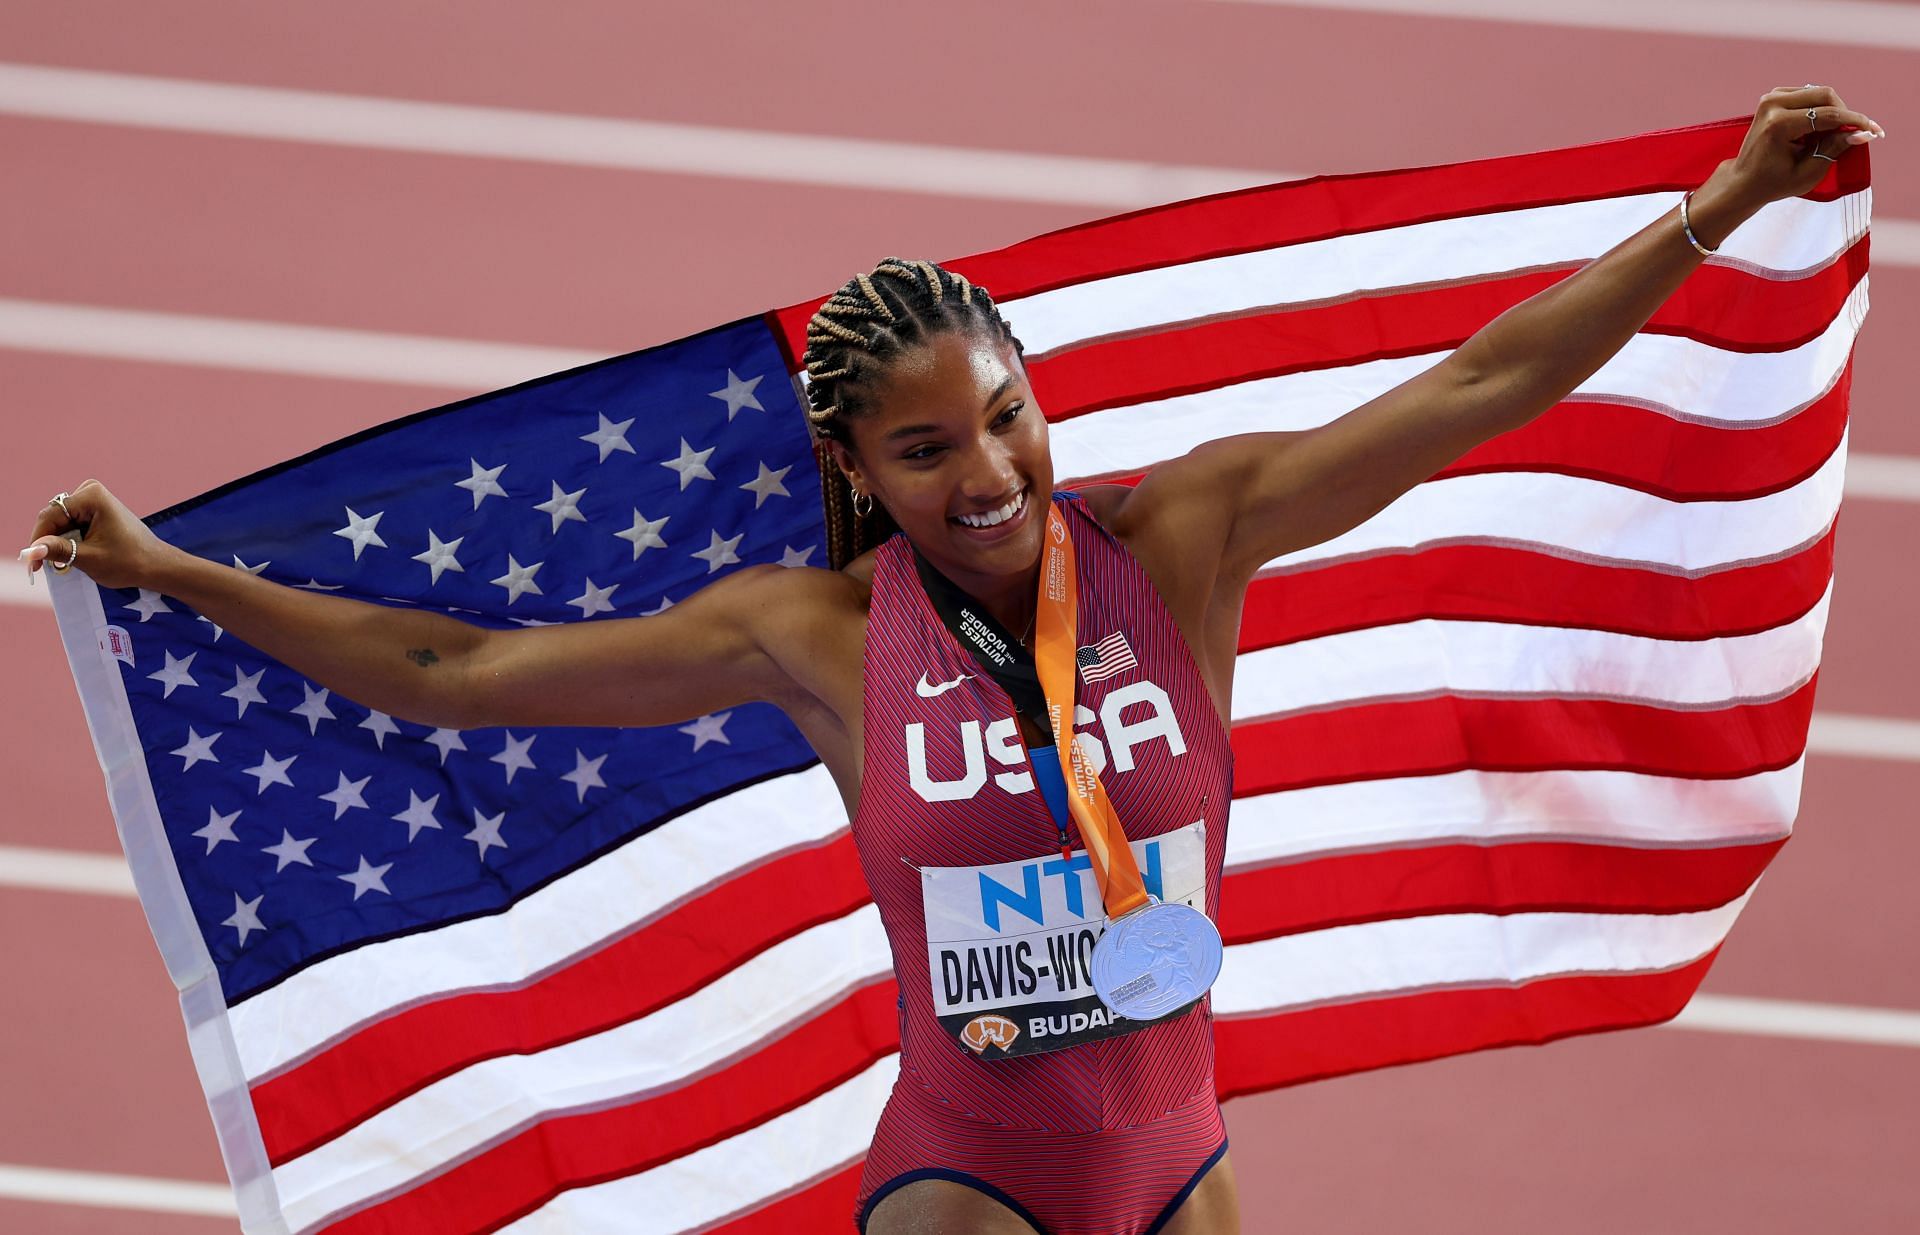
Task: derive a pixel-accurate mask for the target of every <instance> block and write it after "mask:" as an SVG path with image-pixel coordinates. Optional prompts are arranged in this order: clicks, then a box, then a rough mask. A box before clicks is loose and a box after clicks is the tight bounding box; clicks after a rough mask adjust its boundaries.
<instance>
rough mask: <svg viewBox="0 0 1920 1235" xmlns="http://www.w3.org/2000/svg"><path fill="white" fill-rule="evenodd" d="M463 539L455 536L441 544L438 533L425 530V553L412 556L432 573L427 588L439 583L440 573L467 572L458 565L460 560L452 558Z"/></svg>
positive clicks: (463, 567)
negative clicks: (424, 564) (449, 571)
mask: <svg viewBox="0 0 1920 1235" xmlns="http://www.w3.org/2000/svg"><path fill="white" fill-rule="evenodd" d="M465 539H466V537H465V536H456V537H454V538H453V539H452V540H449V541H446V542H445V543H442V542H441V540H440V536H439V533H437V532H435V531H434V530H433V529H432V528H428V529H427V549H426V552H424V553H416V554H414V555H413V560H414V561H416V562H425V563H426V564H427V567H428V568H429V569H431V570H432V571H433V578H431V579H429V580H427V583H428V585H429V586H431V585H433V584H435V583H438V582H440V573H441V572H442V571H447V570H457V571H459V572H460V573H461V574H465V573H466V572H467V568H466V567H465V566H462V565H461V564H460V559H458V558H456V557H454V556H453V553H454V550H456V549H458V548H459V547H460V542H461V541H463V540H465Z"/></svg>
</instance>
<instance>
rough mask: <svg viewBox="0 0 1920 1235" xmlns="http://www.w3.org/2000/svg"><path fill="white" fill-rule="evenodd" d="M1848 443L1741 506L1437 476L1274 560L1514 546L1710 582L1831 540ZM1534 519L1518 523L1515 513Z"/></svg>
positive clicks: (1493, 475) (1597, 485)
mask: <svg viewBox="0 0 1920 1235" xmlns="http://www.w3.org/2000/svg"><path fill="white" fill-rule="evenodd" d="M1845 455H1846V442H1845V439H1844V438H1843V439H1842V441H1841V444H1840V448H1839V449H1837V450H1835V451H1834V452H1833V454H1832V455H1831V456H1829V457H1828V459H1827V461H1826V462H1825V463H1823V464H1822V465H1821V466H1820V470H1819V471H1817V472H1815V473H1814V474H1813V475H1811V476H1809V477H1807V478H1806V479H1805V480H1803V481H1801V482H1800V483H1798V484H1796V485H1793V486H1792V487H1790V488H1786V489H1781V490H1779V491H1778V492H1775V493H1769V494H1767V495H1765V496H1764V497H1754V498H1746V499H1744V500H1741V501H1733V502H1670V501H1668V500H1667V499H1665V498H1661V497H1654V496H1653V495H1651V494H1647V493H1640V492H1637V491H1635V490H1632V489H1624V488H1620V487H1619V486H1616V485H1610V484H1607V483H1605V482H1603V481H1597V480H1587V479H1585V478H1583V477H1578V476H1560V475H1555V474H1551V473H1546V472H1488V473H1481V474H1477V475H1470V476H1449V477H1446V478H1444V479H1441V480H1430V481H1428V482H1427V483H1425V484H1422V485H1416V486H1414V487H1413V488H1412V489H1410V490H1408V491H1407V493H1406V494H1404V495H1403V496H1402V497H1400V498H1399V499H1398V500H1397V501H1395V502H1394V503H1393V504H1392V505H1390V506H1388V507H1387V508H1386V509H1385V510H1383V511H1381V512H1380V513H1379V514H1377V515H1375V516H1373V517H1372V518H1371V519H1369V520H1367V521H1366V522H1365V523H1363V524H1361V525H1360V526H1359V527H1357V528H1354V529H1353V530H1352V531H1350V532H1346V533H1344V534H1342V535H1339V536H1336V537H1334V538H1333V539H1332V540H1328V541H1324V542H1322V543H1321V544H1318V545H1315V546H1313V547H1312V548H1310V549H1302V550H1300V551H1298V552H1296V553H1289V554H1286V555H1285V556H1282V557H1277V558H1275V559H1274V560H1273V561H1271V562H1269V563H1268V564H1267V566H1266V567H1265V569H1266V570H1268V571H1275V570H1284V569H1287V568H1291V567H1301V566H1306V565H1309V564H1315V563H1325V562H1332V561H1337V560H1339V559H1342V558H1349V557H1365V556H1371V555H1374V554H1379V553H1390V552H1405V551H1408V550H1411V549H1419V548H1429V547H1432V546H1434V545H1443V544H1458V543H1476V544H1492V545H1514V546H1517V547H1520V548H1527V549H1536V550H1538V551H1540V552H1544V553H1548V554H1552V555H1554V556H1558V557H1567V558H1576V559H1582V560H1586V561H1599V562H1602V563H1607V564H1615V565H1622V566H1637V567H1642V568H1646V569H1651V570H1660V571H1665V572H1668V573H1673V574H1682V575H1693V574H1704V573H1708V572H1711V571H1714V570H1721V569H1725V568H1727V567H1730V566H1733V565H1736V564H1741V563H1750V562H1765V561H1772V560H1775V559H1778V558H1781V557H1785V556H1786V555H1788V554H1790V553H1793V552H1795V551H1797V550H1799V549H1801V548H1804V547H1805V546H1807V545H1810V544H1812V543H1813V542H1814V541H1816V540H1818V539H1820V537H1822V536H1824V535H1826V533H1827V529H1828V527H1830V526H1831V525H1832V523H1833V519H1834V515H1835V514H1836V513H1838V511H1839V509H1840V492H1841V478H1842V473H1843V472H1844V470H1845V467H1846V458H1845ZM1516 510H1524V511H1526V512H1527V519H1526V521H1525V522H1524V524H1516V522H1515V520H1514V517H1513V512H1514V511H1516Z"/></svg>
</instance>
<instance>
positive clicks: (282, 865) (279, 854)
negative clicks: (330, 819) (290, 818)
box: [260, 828, 320, 875]
mask: <svg viewBox="0 0 1920 1235" xmlns="http://www.w3.org/2000/svg"><path fill="white" fill-rule="evenodd" d="M319 839H320V838H319V837H317V836H309V837H308V838H307V839H305V840H295V839H294V836H293V833H291V832H289V831H287V830H286V829H285V828H281V829H280V843H279V844H277V845H268V846H267V847H266V848H265V849H262V850H261V851H260V852H261V853H270V854H272V855H273V858H274V861H275V863H276V865H275V866H274V868H273V873H274V874H276V875H277V874H279V873H280V872H281V871H283V870H285V869H287V867H289V866H292V865H293V864H294V863H296V862H298V863H299V864H300V865H302V866H312V865H313V859H312V858H310V857H308V856H307V850H308V849H310V848H312V847H313V842H315V841H317V840H319Z"/></svg>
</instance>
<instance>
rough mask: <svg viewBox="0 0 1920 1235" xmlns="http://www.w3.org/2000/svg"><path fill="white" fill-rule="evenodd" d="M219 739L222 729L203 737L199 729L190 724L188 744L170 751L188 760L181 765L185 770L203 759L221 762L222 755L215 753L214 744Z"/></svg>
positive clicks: (182, 769)
mask: <svg viewBox="0 0 1920 1235" xmlns="http://www.w3.org/2000/svg"><path fill="white" fill-rule="evenodd" d="M219 740H220V731H219V730H218V729H216V730H214V731H213V732H212V733H210V734H208V735H207V736H206V737H204V738H203V737H201V736H200V731H199V730H197V729H195V728H193V727H192V726H188V728H187V744H186V745H185V746H182V747H181V748H180V749H179V750H176V751H169V752H168V753H169V754H174V755H178V756H180V757H181V758H182V759H185V760H186V762H185V763H184V764H182V765H181V766H180V770H181V771H182V772H184V771H186V770H187V769H188V768H190V767H192V766H193V765H194V764H196V763H200V762H202V761H204V762H207V763H218V762H220V756H218V755H216V754H214V753H213V744H214V743H215V742H218V741H219Z"/></svg>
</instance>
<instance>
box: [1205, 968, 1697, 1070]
mask: <svg viewBox="0 0 1920 1235" xmlns="http://www.w3.org/2000/svg"><path fill="white" fill-rule="evenodd" d="M1718 954H1719V949H1718V948H1716V949H1714V951H1712V952H1709V953H1708V954H1707V955H1706V956H1704V957H1701V958H1700V959H1699V960H1697V961H1693V962H1691V963H1690V964H1687V965H1684V966H1682V967H1680V968H1678V969H1673V970H1669V971H1667V972H1665V973H1640V974H1624V975H1616V976H1611V977H1603V976H1584V975H1583V976H1579V977H1566V978H1543V979H1541V980H1539V981H1535V982H1528V983H1526V984H1524V985H1521V986H1517V987H1489V988H1480V989H1474V990H1445V991H1428V992H1424V993H1421V994H1417V995H1395V996H1390V997H1388V998H1384V999H1370V1000H1363V1001H1359V1002H1355V1003H1343V1004H1336V1005H1332V1006H1329V1007H1323V1008H1309V1009H1304V1010H1300V1011H1291V1012H1277V1013H1273V1014H1270V1015H1266V1016H1260V1015H1253V1016H1244V1017H1234V1018H1232V1019H1225V1020H1217V1021H1215V1022H1214V1027H1213V1033H1214V1041H1215V1042H1216V1043H1217V1044H1218V1049H1217V1056H1216V1058H1217V1061H1218V1063H1217V1070H1216V1073H1215V1076H1216V1080H1217V1082H1218V1085H1219V1089H1220V1096H1221V1097H1222V1098H1231V1097H1234V1096H1236V1095H1239V1094H1245V1093H1256V1092H1258V1091H1260V1090H1263V1089H1272V1088H1275V1087H1276V1086H1280V1085H1297V1084H1300V1083H1301V1082H1302V1081H1312V1080H1319V1079H1321V1078H1323V1077H1329V1076H1344V1075H1346V1074H1348V1073H1351V1072H1364V1071H1366V1070H1368V1069H1370V1068H1387V1067H1392V1066H1394V1065H1396V1064H1405V1063H1417V1062H1419V1061H1421V1060H1423V1059H1438V1058H1440V1057H1441V1056H1443V1055H1457V1054H1460V1053H1462V1052H1465V1051H1479V1050H1486V1049H1487V1048H1489V1047H1495V1046H1523V1045H1540V1044H1543V1043H1547V1042H1552V1041H1554V1040H1556V1039H1558V1038H1567V1037H1572V1036H1573V1035H1575V1034H1586V1033H1601V1032H1604V1031H1606V1030H1610V1029H1628V1028H1632V1027H1633V1026H1636V1025H1654V1024H1658V1023H1659V1022H1661V1021H1665V1020H1670V1019H1672V1018H1673V1017H1674V1016H1676V1015H1678V1014H1679V1012H1680V1009H1681V1008H1683V1007H1685V1006H1686V1003H1687V1000H1688V999H1690V998H1692V997H1693V992H1694V990H1695V989H1696V988H1697V987H1698V986H1699V985H1700V979H1701V978H1703V977H1705V976H1706V973H1707V969H1708V967H1709V966H1710V965H1712V963H1713V958H1714V957H1715V956H1717V955H1718Z"/></svg>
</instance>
